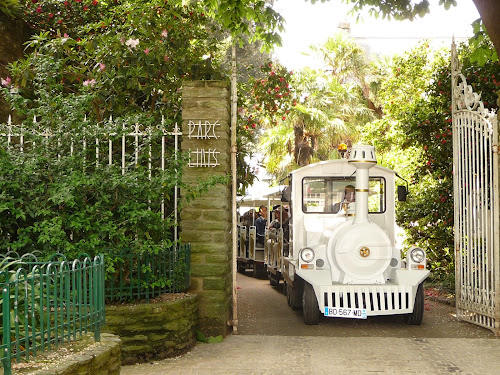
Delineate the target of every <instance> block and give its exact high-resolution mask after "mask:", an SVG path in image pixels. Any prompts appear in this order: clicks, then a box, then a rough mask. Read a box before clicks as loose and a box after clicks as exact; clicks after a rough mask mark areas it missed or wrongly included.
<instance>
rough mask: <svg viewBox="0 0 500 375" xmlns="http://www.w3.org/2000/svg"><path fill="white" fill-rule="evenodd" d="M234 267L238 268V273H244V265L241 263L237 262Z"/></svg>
mask: <svg viewBox="0 0 500 375" xmlns="http://www.w3.org/2000/svg"><path fill="white" fill-rule="evenodd" d="M236 269H237V270H238V272H239V273H245V270H246V267H245V266H244V265H243V264H241V263H238V264H237V266H236Z"/></svg>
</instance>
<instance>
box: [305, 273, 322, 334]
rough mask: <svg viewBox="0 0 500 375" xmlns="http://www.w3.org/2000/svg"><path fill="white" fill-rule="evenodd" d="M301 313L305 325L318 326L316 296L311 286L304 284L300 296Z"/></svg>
mask: <svg viewBox="0 0 500 375" xmlns="http://www.w3.org/2000/svg"><path fill="white" fill-rule="evenodd" d="M302 313H303V318H304V323H305V324H307V325H316V324H319V307H318V300H317V299H316V294H315V293H314V289H313V287H312V285H311V284H309V283H305V285H304V293H303V294H302Z"/></svg>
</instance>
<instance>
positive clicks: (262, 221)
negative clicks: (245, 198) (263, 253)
mask: <svg viewBox="0 0 500 375" xmlns="http://www.w3.org/2000/svg"><path fill="white" fill-rule="evenodd" d="M259 215H260V216H259V217H258V218H257V220H255V230H256V232H257V239H256V242H257V243H258V244H260V245H262V246H264V239H265V237H266V225H267V207H266V206H264V205H262V206H260V207H259Z"/></svg>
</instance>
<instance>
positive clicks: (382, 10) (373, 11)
mask: <svg viewBox="0 0 500 375" xmlns="http://www.w3.org/2000/svg"><path fill="white" fill-rule="evenodd" d="M305 1H307V0H305ZM317 1H318V0H311V3H312V4H314V3H316V2H317ZM325 1H330V0H321V2H322V3H324V2H325ZM344 2H345V3H348V4H353V8H352V12H353V13H358V12H359V11H360V10H362V9H368V12H369V13H370V15H371V16H373V17H375V18H378V17H379V16H382V18H384V19H385V18H387V19H391V18H394V19H395V20H406V19H409V20H410V21H413V20H414V19H415V17H417V16H418V17H424V16H425V15H426V14H428V13H429V5H430V4H429V0H420V1H412V0H344ZM439 5H442V6H443V7H444V8H445V9H449V8H450V7H451V6H456V5H457V2H456V0H439Z"/></svg>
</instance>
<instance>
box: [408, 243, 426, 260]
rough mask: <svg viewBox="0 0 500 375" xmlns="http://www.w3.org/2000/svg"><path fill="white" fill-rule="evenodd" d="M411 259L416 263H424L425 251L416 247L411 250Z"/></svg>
mask: <svg viewBox="0 0 500 375" xmlns="http://www.w3.org/2000/svg"><path fill="white" fill-rule="evenodd" d="M410 258H411V260H412V261H413V262H415V263H422V262H423V261H424V259H425V251H424V250H422V249H421V248H419V247H416V248H414V249H412V250H411V252H410Z"/></svg>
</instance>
